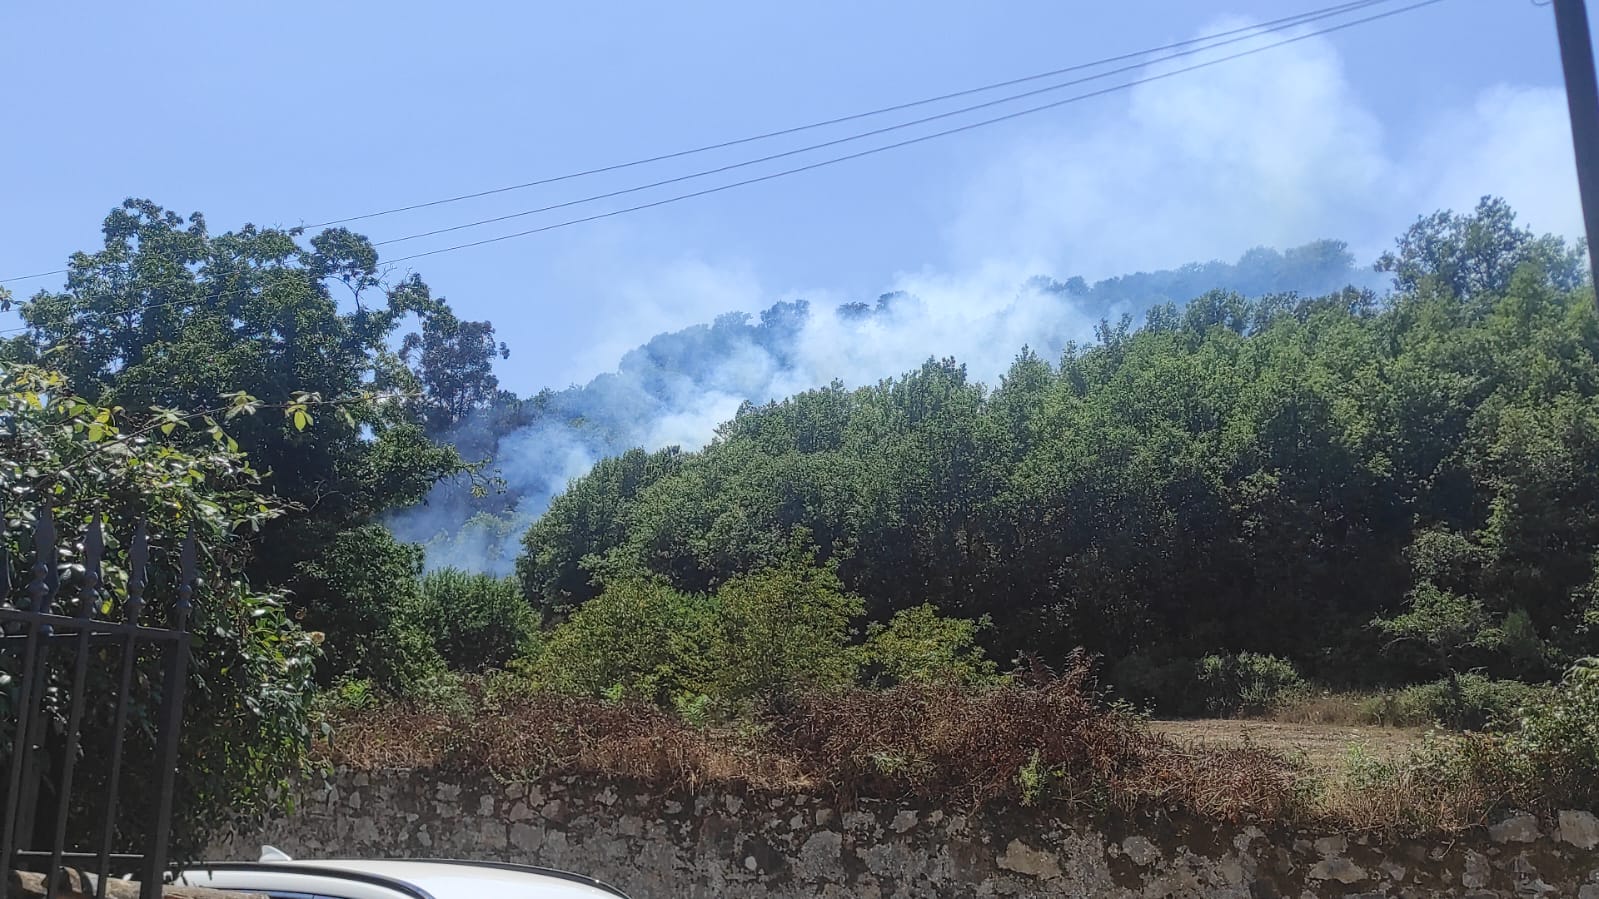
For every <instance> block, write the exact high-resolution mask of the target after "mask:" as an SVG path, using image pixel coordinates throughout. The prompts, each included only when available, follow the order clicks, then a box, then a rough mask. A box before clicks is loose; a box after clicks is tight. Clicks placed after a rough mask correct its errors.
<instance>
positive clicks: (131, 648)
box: [0, 508, 198, 899]
mask: <svg viewBox="0 0 1599 899" xmlns="http://www.w3.org/2000/svg"><path fill="white" fill-rule="evenodd" d="M79 526H80V527H82V526H83V525H82V524H81V523H80V524H79ZM57 536H58V535H57V530H56V522H55V520H54V517H53V513H52V510H51V509H49V508H44V509H41V510H39V512H38V514H37V516H36V520H35V527H34V533H33V547H32V552H31V555H32V559H31V564H30V565H29V566H28V567H27V568H26V569H25V571H26V580H21V579H20V578H19V579H14V578H13V576H12V575H13V571H14V567H13V564H14V561H15V562H22V561H27V560H13V559H10V558H8V557H7V550H6V547H5V545H4V543H3V542H0V670H3V672H4V681H5V683H4V688H3V692H0V701H4V702H5V704H6V706H7V709H6V711H7V713H8V718H7V719H6V720H5V722H4V723H5V724H6V726H8V727H9V728H10V733H9V737H10V740H9V743H10V756H9V759H7V760H6V761H5V770H4V773H3V774H0V776H3V777H4V778H5V780H4V781H3V788H4V790H5V793H4V803H3V805H4V819H3V821H0V864H3V865H4V871H0V899H6V894H7V891H8V889H9V883H10V880H11V872H12V871H14V870H33V871H43V872H46V873H47V874H48V875H49V876H48V877H47V878H46V880H47V882H48V883H49V884H50V886H49V888H48V889H49V893H50V895H51V899H54V894H55V891H56V888H57V881H58V880H59V878H58V877H56V876H55V875H56V872H59V871H62V870H63V869H64V868H65V867H66V866H70V867H72V868H74V869H77V870H79V871H83V872H86V873H88V872H92V873H93V874H94V875H95V877H94V881H95V892H96V895H97V896H99V897H100V899H104V897H105V895H106V882H107V878H108V877H118V876H125V875H130V874H131V875H134V876H136V877H138V878H139V880H140V881H142V887H143V893H142V895H143V897H144V899H153V897H156V896H159V895H160V893H161V882H162V879H163V877H164V876H165V874H166V868H167V852H168V842H169V838H170V835H171V819H172V800H173V795H172V794H173V788H174V779H175V777H176V774H177V754H178V731H179V727H180V725H181V724H182V720H183V699H184V687H185V682H186V680H187V678H188V664H189V651H190V637H189V614H190V610H191V607H192V606H191V601H192V598H193V595H194V588H195V584H196V582H197V580H198V572H197V565H196V555H195V552H196V549H195V539H194V533H193V532H192V531H191V532H190V533H189V535H188V537H187V538H186V539H185V540H184V541H183V542H182V545H181V549H179V551H178V559H177V560H175V561H176V565H175V566H172V565H171V564H170V563H169V564H168V565H165V566H161V570H162V571H163V572H165V573H166V576H164V577H162V579H161V580H162V581H163V582H164V583H169V584H170V585H171V588H172V592H173V593H174V594H175V595H174V596H173V597H172V598H171V602H170V604H168V605H164V606H160V607H154V606H148V605H147V600H146V598H145V590H146V588H147V586H148V585H149V581H150V577H151V575H152V572H153V570H154V569H153V568H152V564H151V558H150V557H151V541H150V539H149V535H148V533H147V528H146V526H145V524H144V523H143V522H141V523H139V525H138V526H137V527H136V528H135V529H134V532H133V534H132V536H131V538H130V539H129V540H128V542H127V543H126V545H125V548H124V551H123V552H120V553H118V556H117V559H118V563H119V571H120V572H124V573H125V574H126V577H125V579H124V578H121V577H119V578H118V579H117V580H118V581H120V582H121V583H122V584H124V586H121V587H120V588H115V589H113V588H111V587H109V586H108V585H107V584H106V583H105V578H104V576H103V575H104V573H105V572H104V571H103V568H104V567H105V565H106V562H107V559H106V541H105V533H104V531H103V526H102V523H101V520H100V518H99V516H96V517H95V518H94V519H93V520H92V521H90V522H88V524H87V526H86V527H85V528H84V532H83V534H82V539H81V542H79V541H77V540H76V539H73V540H72V541H71V542H70V543H69V544H67V545H66V547H65V549H66V553H65V555H66V556H67V557H68V558H67V560H66V561H67V562H68V564H66V565H63V564H62V561H63V552H62V549H63V547H62V544H60V543H58V540H57ZM73 536H74V537H76V535H73ZM15 570H16V571H18V572H21V571H23V569H21V568H20V566H19V567H17V568H16V569H15ZM17 580H21V582H20V583H14V581H17ZM91 676H92V681H91ZM151 709H154V710H155V712H154V715H153V716H152V715H151V714H150V710H151ZM130 717H131V718H134V719H136V720H133V721H130ZM134 741H142V742H141V744H140V745H141V751H140V752H138V753H137V756H138V757H139V759H141V760H143V761H144V764H142V765H139V764H136V763H134V762H133V761H132V759H130V753H128V752H127V751H126V750H127V748H128V746H129V744H130V743H131V742H134ZM152 750H153V754H152ZM91 753H92V754H91ZM129 767H137V768H138V769H139V770H135V771H133V772H132V773H131V774H130V773H128V772H125V771H124V769H125V768H129ZM152 768H153V770H151V769H152ZM86 774H87V775H92V781H93V783H92V792H93V795H92V796H91V797H86V796H85V794H86V792H89V791H88V790H87V789H86V788H85V787H84V785H83V781H84V780H85V779H86V777H85V776H84V775H86ZM125 775H126V776H125ZM75 777H76V778H77V779H78V781H79V782H78V783H77V784H75V783H74V779H75ZM130 781H138V782H139V786H140V787H141V791H142V798H143V800H144V801H142V802H140V803H139V804H138V805H139V807H138V808H137V809H130V808H122V809H120V810H119V806H118V802H119V798H120V797H121V796H122V794H123V793H124V792H126V790H127V788H128V787H129V785H130ZM129 811H136V812H137V818H136V820H135V821H134V822H133V823H132V824H131V825H130V824H128V823H127V822H126V820H125V819H126V818H127V817H128V816H127V814H126V813H127V812H129ZM119 814H120V815H121V817H120V818H119ZM119 821H123V823H122V824H121V825H120V826H119ZM119 842H124V843H127V842H131V843H134V844H135V845H118V843H119ZM85 843H87V844H88V845H85Z"/></svg>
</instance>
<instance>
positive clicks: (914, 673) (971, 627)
mask: <svg viewBox="0 0 1599 899" xmlns="http://www.w3.org/2000/svg"><path fill="white" fill-rule="evenodd" d="M988 624H989V622H988V621H987V620H986V619H984V620H981V621H969V620H966V619H963V618H945V617H943V616H941V615H939V614H938V610H937V609H936V608H934V607H933V606H932V605H930V604H923V605H920V606H914V607H912V608H909V609H904V610H902V611H899V612H895V613H894V617H892V618H890V619H889V621H888V624H886V625H884V624H880V623H875V622H874V623H873V624H871V625H870V626H868V627H867V629H866V643H865V645H864V646H862V648H861V655H862V660H863V661H864V663H865V665H866V667H867V670H868V671H870V672H872V673H873V674H874V675H875V677H874V679H875V680H876V681H878V682H879V683H881V684H883V685H892V684H902V683H924V684H940V683H942V684H950V683H953V684H986V683H993V682H995V681H996V680H997V679H998V675H997V670H998V669H997V668H996V666H995V665H994V663H993V662H991V661H989V660H988V659H987V658H985V657H984V655H983V650H982V647H980V646H978V645H977V635H978V632H979V631H981V630H982V629H983V628H985V627H987V626H988Z"/></svg>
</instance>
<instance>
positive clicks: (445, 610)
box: [413, 568, 539, 671]
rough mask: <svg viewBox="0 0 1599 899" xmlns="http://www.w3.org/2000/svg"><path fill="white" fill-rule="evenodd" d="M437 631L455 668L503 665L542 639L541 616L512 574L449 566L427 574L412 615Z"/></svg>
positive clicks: (438, 644)
mask: <svg viewBox="0 0 1599 899" xmlns="http://www.w3.org/2000/svg"><path fill="white" fill-rule="evenodd" d="M413 621H414V623H415V626H416V627H419V628H423V629H425V630H426V631H427V632H428V633H430V634H432V635H433V643H434V646H435V647H437V649H438V651H439V654H440V655H441V656H443V657H444V661H445V662H447V663H449V665H450V667H452V668H455V669H457V670H461V671H481V670H483V669H485V668H503V667H505V666H506V665H507V664H509V663H510V661H511V660H512V659H514V658H516V657H517V656H519V655H524V654H528V653H529V652H530V650H531V647H530V644H532V643H533V642H534V641H536V640H537V639H538V630H539V623H538V616H537V615H536V614H535V613H534V612H533V607H532V606H530V605H528V603H527V600H526V599H524V598H523V597H522V591H521V588H520V587H519V586H518V585H517V583H516V581H515V580H514V579H512V578H497V577H494V576H492V575H487V574H468V573H466V572H463V571H458V570H456V569H454V568H445V569H441V570H439V571H434V572H430V573H428V574H427V575H425V576H423V578H422V584H421V597H420V602H419V603H418V605H417V608H416V611H415V615H414V618H413Z"/></svg>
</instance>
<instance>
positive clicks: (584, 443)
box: [388, 240, 1379, 573]
mask: <svg viewBox="0 0 1599 899" xmlns="http://www.w3.org/2000/svg"><path fill="white" fill-rule="evenodd" d="M1378 280H1379V276H1378V275H1377V274H1376V273H1374V272H1371V271H1369V270H1363V269H1361V268H1359V267H1357V266H1356V265H1355V261H1354V257H1353V256H1352V255H1351V254H1350V253H1349V251H1348V249H1347V248H1346V247H1345V246H1344V244H1343V243H1341V242H1339V241H1334V240H1322V241H1316V242H1314V243H1310V244H1306V245H1304V246H1301V247H1293V248H1290V249H1288V250H1286V251H1284V252H1279V251H1277V250H1273V249H1270V248H1266V247H1257V248H1255V249H1252V250H1250V251H1248V252H1246V253H1244V254H1243V255H1242V256H1241V257H1240V258H1239V259H1238V261H1237V262H1236V263H1228V262H1221V261H1211V262H1193V263H1189V264H1186V265H1183V266H1180V267H1178V268H1174V269H1166V270H1160V271H1153V272H1135V273H1132V274H1128V275H1121V276H1117V277H1112V278H1105V279H1102V280H1099V281H1095V282H1089V281H1087V280H1085V279H1083V278H1082V277H1079V276H1072V277H1068V278H1065V279H1064V280H1056V279H1054V278H1048V277H1042V276H1041V277H1037V278H1034V279H1032V280H1031V281H1030V282H1029V283H1028V284H1026V285H1021V286H1020V287H1019V289H1018V290H1017V291H1016V293H1017V297H1016V298H1013V299H1012V300H1010V301H1009V302H1010V304H1009V305H1004V304H1003V302H1004V301H1001V305H999V306H998V307H996V308H980V307H981V304H978V303H974V304H973V306H974V309H973V310H971V311H969V312H967V313H965V317H966V318H967V319H968V321H966V322H965V323H963V325H962V326H961V327H960V329H959V331H960V332H961V335H960V339H958V340H957V341H956V345H957V346H962V347H975V348H981V351H982V353H983V357H982V358H981V359H970V358H966V359H963V361H966V362H968V363H977V364H978V365H979V366H980V367H981V368H983V369H987V370H992V371H998V370H1000V369H1002V368H1003V362H1004V359H1005V358H1006V356H1007V355H1008V354H1010V353H1012V352H1014V351H1015V350H1016V349H1018V348H1020V346H1021V342H1022V341H1023V340H1026V341H1028V342H1030V343H1031V345H1032V346H1033V348H1034V349H1035V350H1036V351H1038V352H1039V353H1041V354H1042V355H1045V356H1047V357H1049V358H1050V359H1051V360H1053V359H1055V358H1057V357H1058V355H1059V354H1060V352H1061V351H1062V350H1064V349H1065V346H1066V343H1067V342H1068V341H1069V340H1070V339H1072V337H1073V336H1081V335H1082V334H1083V333H1084V332H1085V331H1086V324H1091V323H1092V322H1093V321H1096V320H1099V319H1101V318H1110V319H1113V320H1114V319H1117V318H1119V317H1121V316H1122V315H1126V314H1132V315H1134V316H1136V317H1138V318H1139V319H1141V318H1142V317H1143V315H1144V314H1145V311H1146V310H1148V309H1150V308H1151V307H1154V306H1159V305H1162V304H1166V303H1177V304H1183V303H1186V302H1187V301H1188V300H1190V299H1192V298H1194V297H1197V296H1200V295H1201V294H1204V293H1205V292H1207V291H1209V290H1217V289H1222V290H1228V291H1231V292H1235V293H1238V294H1240V295H1242V296H1245V297H1263V296H1268V295H1271V294H1275V293H1283V292H1290V291H1292V292H1297V293H1299V294H1302V295H1306V296H1319V295H1321V294H1324V293H1329V292H1332V291H1336V290H1340V289H1342V288H1344V287H1347V286H1350V285H1354V286H1361V287H1365V286H1372V285H1374V284H1375V283H1377V281H1378ZM984 302H989V301H988V300H985V301H984ZM467 324H468V325H472V324H475V323H467ZM989 332H992V333H989ZM1017 334H1022V335H1024V336H1022V337H1017V336H1016V335H1017ZM948 340H950V335H949V333H948V325H947V323H946V322H945V321H944V320H942V318H941V317H940V316H939V315H938V314H935V313H934V312H933V311H931V310H929V309H928V308H927V307H926V305H925V304H924V303H923V301H922V299H921V298H919V297H916V296H913V295H910V294H907V293H904V292H892V293H887V294H883V295H882V296H879V297H877V298H876V299H875V300H873V301H872V302H869V303H868V302H858V301H857V302H850V303H845V304H842V305H839V306H837V307H834V308H826V307H821V306H813V305H812V304H810V303H809V302H807V301H805V300H804V299H797V300H792V301H784V302H780V303H776V304H773V305H772V306H770V307H768V308H767V309H765V310H763V311H761V312H760V313H759V314H758V315H750V314H746V313H740V312H729V313H727V314H725V315H721V316H718V317H717V318H716V319H715V321H713V322H710V323H708V324H700V325H694V326H691V327H688V328H683V329H681V330H678V331H672V332H668V333H663V334H658V335H656V336H654V337H652V338H651V339H649V340H648V341H646V342H645V343H644V344H643V345H641V346H639V347H637V348H635V349H633V350H631V351H629V352H628V353H626V354H625V355H623V356H622V358H621V359H620V360H619V361H618V363H617V366H616V369H615V371H611V372H607V373H605V374H601V375H599V376H597V377H595V378H593V379H592V380H590V381H588V382H587V383H584V384H581V385H573V386H570V387H567V388H565V389H561V390H551V389H546V390H543V391H540V392H539V393H537V394H535V395H533V396H531V397H527V398H518V397H517V396H515V395H514V394H511V393H507V392H497V393H495V394H493V395H490V396H484V397H482V398H481V400H482V401H481V402H479V403H478V404H476V405H475V406H470V407H467V408H466V411H465V413H464V414H462V415H460V416H458V417H452V418H450V419H448V420H445V419H442V418H435V419H434V420H433V424H434V425H436V426H437V427H435V428H434V430H433V433H434V434H435V436H437V437H438V438H439V439H441V440H444V441H446V442H448V443H450V444H451V445H453V446H455V447H456V448H458V449H459V450H460V452H461V455H462V456H463V457H465V458H467V459H488V460H492V462H491V464H490V466H489V468H490V470H492V471H493V472H494V473H495V474H497V475H498V477H499V478H500V479H501V487H502V488H503V489H501V490H497V491H494V492H491V493H489V494H487V495H482V494H481V493H474V492H473V491H472V490H471V489H470V485H468V484H466V483H463V482H459V481H452V482H446V483H443V484H440V485H439V486H438V487H436V488H435V489H434V490H433V491H432V493H431V494H430V495H429V496H428V499H427V502H426V503H424V504H423V505H421V506H419V507H416V508H414V509H411V510H409V511H406V512H403V513H400V514H397V515H394V516H391V517H390V518H389V520H388V523H389V525H390V527H392V528H394V529H395V531H396V532H397V533H398V534H400V536H402V537H403V538H404V539H407V540H414V541H418V542H424V543H426V544H427V545H428V555H429V561H430V563H432V564H435V565H440V564H442V565H456V566H462V567H468V568H474V569H484V570H493V571H496V572H502V573H508V572H509V571H510V568H511V561H512V559H513V557H514V556H515V554H516V548H517V538H518V537H519V536H520V535H521V533H522V532H523V531H524V530H525V529H526V528H527V527H528V525H530V524H531V523H532V522H533V521H534V519H536V518H537V517H538V516H539V515H540V514H542V513H543V511H544V509H545V507H546V505H547V504H548V502H549V500H550V498H551V497H552V496H554V495H555V494H557V493H559V492H560V491H561V490H563V489H564V488H565V487H566V484H567V481H568V480H569V479H571V478H573V477H576V476H578V475H580V474H582V473H584V472H586V471H587V470H588V469H589V468H590V467H591V466H592V465H593V464H594V463H595V462H597V461H598V460H600V459H603V458H606V457H608V456H614V455H618V454H621V453H623V452H625V451H626V450H628V449H630V448H632V447H640V446H642V447H645V448H647V449H655V448H659V447H663V446H669V445H674V444H678V445H683V446H686V447H688V448H697V447H699V446H701V445H703V444H704V443H705V442H706V441H708V440H709V439H710V437H711V436H712V431H713V429H714V427H715V424H716V423H717V422H719V421H721V420H722V419H723V418H725V417H727V416H730V415H731V414H732V413H733V412H734V410H735V409H736V408H737V406H738V404H739V403H740V402H741V401H752V402H757V403H764V402H767V401H770V400H773V399H780V398H782V397H783V396H786V395H788V394H790V393H792V392H794V391H796V390H801V389H805V388H809V387H818V386H821V385H823V384H825V383H827V382H828V381H829V380H831V379H833V378H840V377H841V378H845V379H846V380H848V381H850V382H851V383H854V384H860V383H870V382H872V381H875V380H877V379H878V378H881V377H885V376H889V375H893V374H897V373H898V372H899V371H900V370H901V369H902V367H904V366H908V365H914V364H916V362H917V361H918V360H919V358H920V357H922V356H924V355H925V354H927V353H929V352H931V351H932V348H933V347H937V346H941V345H943V342H944V341H948ZM891 346H892V348H891ZM901 348H908V349H909V351H908V352H904V351H902V349H901Z"/></svg>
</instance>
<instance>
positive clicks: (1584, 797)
mask: <svg viewBox="0 0 1599 899" xmlns="http://www.w3.org/2000/svg"><path fill="white" fill-rule="evenodd" d="M1518 724H1519V727H1518V728H1517V729H1516V730H1515V731H1514V732H1513V733H1511V735H1510V737H1509V739H1508V740H1507V741H1506V748H1507V750H1508V752H1509V753H1510V755H1511V757H1512V759H1513V760H1514V761H1515V762H1516V764H1517V765H1518V766H1519V767H1521V768H1522V769H1523V770H1524V772H1525V774H1524V778H1525V780H1527V781H1528V782H1529V783H1531V784H1533V785H1535V786H1536V787H1539V788H1541V789H1543V790H1547V791H1548V793H1549V794H1550V795H1551V796H1553V797H1557V798H1558V799H1560V800H1563V801H1565V802H1567V803H1574V804H1579V805H1584V806H1585V805H1587V804H1590V803H1592V802H1594V801H1596V800H1599V659H1585V660H1583V661H1580V662H1578V663H1577V664H1576V665H1574V666H1572V668H1571V670H1570V671H1568V672H1567V673H1566V677H1565V679H1564V680H1562V681H1561V682H1560V685H1559V686H1558V687H1556V688H1555V689H1554V690H1551V691H1549V692H1548V693H1547V694H1546V695H1545V696H1544V697H1542V698H1540V699H1537V700H1535V701H1533V702H1531V703H1529V704H1528V705H1527V706H1526V707H1525V708H1524V709H1523V710H1522V713H1521V716H1520V720H1519V722H1518Z"/></svg>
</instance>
